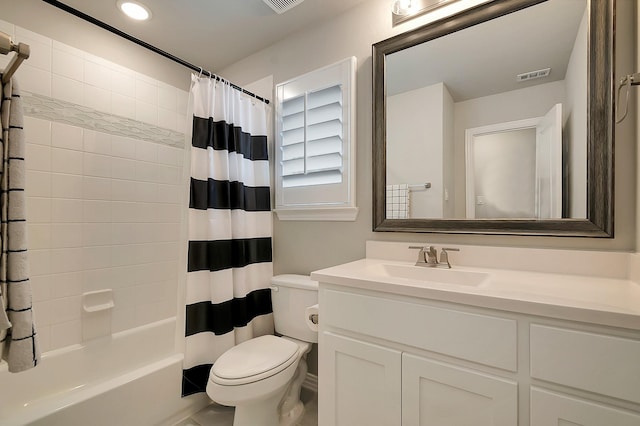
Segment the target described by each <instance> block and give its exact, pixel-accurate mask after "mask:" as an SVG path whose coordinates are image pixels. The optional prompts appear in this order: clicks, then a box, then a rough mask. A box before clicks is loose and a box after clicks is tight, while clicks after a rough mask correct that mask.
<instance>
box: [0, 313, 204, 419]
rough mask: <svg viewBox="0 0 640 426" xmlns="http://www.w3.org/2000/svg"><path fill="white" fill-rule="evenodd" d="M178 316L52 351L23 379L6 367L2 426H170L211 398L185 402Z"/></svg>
mask: <svg viewBox="0 0 640 426" xmlns="http://www.w3.org/2000/svg"><path fill="white" fill-rule="evenodd" d="M175 327H176V320H175V318H171V319H167V320H163V321H158V322H156V323H153V324H149V325H145V326H142V327H138V328H135V329H132V330H127V331H124V332H121V333H116V334H114V335H113V336H111V337H109V338H103V339H96V340H93V341H90V342H88V343H87V344H82V345H74V346H70V347H68V348H64V349H62V350H58V351H52V352H47V353H46V354H44V355H43V357H42V361H41V363H40V364H39V365H38V366H37V367H36V368H34V369H32V370H29V371H25V372H22V373H18V374H12V373H9V372H8V371H7V368H6V365H2V366H0V425H3V426H10V425H26V424H33V425H43V426H44V425H46V426H55V425H60V426H74V425H92V426H98V425H105V426H112V425H118V426H121V425H122V426H126V425H140V426H146V425H170V424H172V423H173V422H175V421H177V420H179V419H180V418H182V417H185V416H187V415H188V414H190V413H192V412H195V411H197V410H198V409H199V408H200V407H202V406H203V405H205V404H206V403H207V402H208V398H206V396H202V395H199V396H195V397H190V398H180V390H181V383H182V358H183V355H182V354H179V353H175V350H174V345H175Z"/></svg>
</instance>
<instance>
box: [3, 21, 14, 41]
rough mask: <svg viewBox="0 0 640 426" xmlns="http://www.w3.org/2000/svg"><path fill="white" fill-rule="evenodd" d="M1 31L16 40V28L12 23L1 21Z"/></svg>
mask: <svg viewBox="0 0 640 426" xmlns="http://www.w3.org/2000/svg"><path fill="white" fill-rule="evenodd" d="M0 31H2V32H3V33H6V34H9V36H10V37H11V38H15V37H14V36H15V33H16V26H15V25H13V24H12V23H10V22H7V21H3V20H1V19H0Z"/></svg>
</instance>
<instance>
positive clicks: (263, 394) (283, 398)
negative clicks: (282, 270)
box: [207, 275, 318, 426]
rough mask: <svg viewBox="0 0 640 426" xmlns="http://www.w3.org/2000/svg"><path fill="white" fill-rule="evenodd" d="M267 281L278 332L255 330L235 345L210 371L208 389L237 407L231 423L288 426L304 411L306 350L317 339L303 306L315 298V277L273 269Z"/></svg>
mask: <svg viewBox="0 0 640 426" xmlns="http://www.w3.org/2000/svg"><path fill="white" fill-rule="evenodd" d="M271 283H272V286H271V300H272V305H273V319H274V323H275V330H276V333H278V334H279V335H282V337H278V336H271V335H267V336H260V337H256V338H253V339H250V340H247V341H245V342H242V343H240V344H239V345H237V346H234V347H233V348H231V349H229V350H228V351H226V352H225V353H223V354H222V355H221V356H220V357H219V358H218V359H217V360H216V362H215V363H214V365H213V367H212V368H211V373H210V374H209V382H208V383H207V395H209V397H210V398H211V399H212V400H214V401H215V402H218V403H220V404H222V405H228V406H235V407H236V409H235V416H234V419H233V425H234V426H292V425H295V424H296V423H297V422H298V421H299V420H300V418H301V417H302V416H303V415H304V405H303V404H302V402H301V401H300V387H301V386H302V382H303V381H304V379H305V377H306V375H307V362H306V355H307V353H308V352H309V351H310V350H311V344H312V343H315V342H317V341H318V333H317V332H316V331H312V330H311V328H309V327H308V325H307V323H306V321H305V309H306V308H308V307H309V306H312V305H315V304H317V303H318V283H317V282H316V281H312V280H311V279H310V278H309V277H308V276H305V275H278V276H276V277H273V278H272V280H271Z"/></svg>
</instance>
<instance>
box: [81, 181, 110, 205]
mask: <svg viewBox="0 0 640 426" xmlns="http://www.w3.org/2000/svg"><path fill="white" fill-rule="evenodd" d="M83 180H84V182H83V195H84V198H85V199H87V200H105V201H107V200H111V179H107V178H99V177H90V176H85V177H84V179H83Z"/></svg>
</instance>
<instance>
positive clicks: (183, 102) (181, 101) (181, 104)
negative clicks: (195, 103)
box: [177, 90, 189, 115]
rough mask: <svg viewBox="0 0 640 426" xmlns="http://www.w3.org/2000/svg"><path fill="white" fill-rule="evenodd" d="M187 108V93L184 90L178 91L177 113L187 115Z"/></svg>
mask: <svg viewBox="0 0 640 426" xmlns="http://www.w3.org/2000/svg"><path fill="white" fill-rule="evenodd" d="M188 106H189V93H188V92H186V91H184V90H178V107H177V111H178V113H181V114H183V115H187V109H188Z"/></svg>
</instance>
